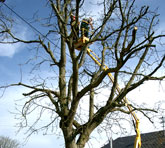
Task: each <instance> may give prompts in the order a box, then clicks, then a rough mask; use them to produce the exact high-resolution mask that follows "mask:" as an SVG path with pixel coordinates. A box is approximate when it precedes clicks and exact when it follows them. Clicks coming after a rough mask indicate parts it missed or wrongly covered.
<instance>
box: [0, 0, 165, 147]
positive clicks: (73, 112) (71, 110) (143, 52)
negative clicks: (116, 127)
mask: <svg viewBox="0 0 165 148" xmlns="http://www.w3.org/2000/svg"><path fill="white" fill-rule="evenodd" d="M46 2H47V6H48V7H49V10H50V12H49V13H48V15H47V16H48V17H47V18H45V19H42V24H45V26H46V28H45V30H44V32H46V31H47V32H46V33H45V34H44V35H43V34H41V33H40V35H39V36H38V37H36V36H35V37H34V39H31V40H24V39H21V38H19V37H18V36H17V34H16V33H15V32H14V31H13V30H12V28H11V27H12V26H10V25H6V24H7V22H5V23H3V22H1V23H2V25H1V35H2V37H4V36H5V37H6V36H7V37H8V38H10V40H8V41H6V40H3V41H2V42H1V43H18V42H22V43H25V44H30V45H31V44H32V45H36V46H35V47H36V48H34V46H33V51H36V54H35V58H31V59H29V61H28V63H33V65H34V67H33V68H32V71H31V74H32V75H33V77H30V80H29V81H28V82H26V81H24V80H23V79H21V80H20V82H18V83H16V84H11V85H8V86H19V87H21V86H22V87H25V88H27V89H28V92H26V93H23V95H24V96H25V100H26V101H25V103H24V105H23V107H22V110H21V117H20V119H21V120H22V121H21V123H20V127H22V128H27V129H28V132H29V136H30V135H31V134H33V133H34V132H37V131H41V130H44V132H45V134H46V133H47V132H56V128H60V129H61V131H62V133H63V136H64V139H65V147H66V148H83V147H84V146H85V144H86V143H87V142H88V141H89V138H90V135H91V133H92V132H93V131H94V130H95V129H96V128H97V127H98V126H99V125H101V124H102V123H103V122H104V121H107V119H106V117H107V116H108V117H109V120H111V119H112V120H113V118H114V116H115V115H118V113H119V112H122V113H125V114H130V112H129V111H128V110H127V109H126V108H125V103H124V101H123V98H124V97H125V96H126V95H127V94H128V93H129V92H131V91H132V90H134V89H136V88H137V87H139V86H140V85H141V84H143V83H144V82H145V81H149V80H163V79H164V77H165V75H164V72H163V74H161V75H160V73H159V70H160V71H161V70H162V68H163V66H164V65H163V64H164V58H165V55H164V51H163V49H162V48H161V47H160V46H159V48H158V47H156V44H157V42H159V41H160V40H161V38H162V37H164V36H165V35H162V34H156V33H155V32H154V29H155V27H156V25H157V23H158V19H157V17H158V15H157V14H156V13H155V12H151V11H150V10H149V7H147V6H143V7H141V8H137V7H136V4H135V0H132V1H129V0H125V1H122V0H102V1H99V2H98V3H97V4H98V5H99V6H100V7H101V8H102V11H101V12H100V16H99V17H97V18H96V19H95V20H96V21H95V24H97V25H95V30H94V32H93V33H92V34H91V36H90V37H89V38H90V41H89V42H87V43H86V44H85V45H84V46H83V47H82V49H81V51H79V52H78V51H76V50H75V48H74V40H73V39H74V38H75V35H74V32H72V31H71V26H70V16H71V14H72V13H75V15H76V25H78V22H79V20H81V19H82V18H83V17H86V14H88V12H85V10H84V3H85V2H86V0H82V1H81V0H75V1H70V0H48V1H46ZM91 43H92V44H93V47H94V48H95V52H96V53H97V55H98V57H99V59H100V61H101V66H100V67H98V66H97V65H95V63H94V62H93V61H92V60H91V59H90V57H88V56H87V49H88V46H89V45H90V44H91ZM162 45H163V44H162ZM31 48H32V47H31ZM34 59H35V61H34ZM105 63H106V64H107V65H108V67H109V68H108V69H107V70H103V69H104V64H105ZM26 66H27V65H26ZM45 69H46V70H47V71H49V74H47V75H46V76H45V75H44V74H43V73H42V72H43V71H44V70H45ZM108 73H112V75H113V76H114V83H111V82H110V80H109V78H108V77H107V74H108ZM118 84H121V86H122V89H121V91H120V92H119V93H117V91H116V88H117V87H118ZM8 86H5V88H6V87H8ZM105 90H106V93H105V94H104V95H105V96H104V97H103V96H101V95H100V94H101V93H100V92H103V91H105ZM87 102H88V103H87ZM84 104H85V107H84ZM87 106H88V107H87ZM131 106H132V107H133V109H134V110H137V111H140V112H142V113H143V114H144V115H146V116H147V114H146V111H151V110H152V109H148V108H146V107H145V108H142V107H138V106H136V104H135V105H133V104H132V105H131ZM34 117H36V118H35V119H34ZM29 119H34V122H33V123H31V122H29ZM43 119H47V123H43V122H42V121H43ZM104 119H106V120H104ZM108 122H109V121H108ZM112 124H113V123H112Z"/></svg>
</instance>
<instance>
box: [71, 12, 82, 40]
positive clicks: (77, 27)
mask: <svg viewBox="0 0 165 148" xmlns="http://www.w3.org/2000/svg"><path fill="white" fill-rule="evenodd" d="M70 24H71V29H72V31H73V34H74V40H75V39H76V40H77V39H78V38H79V30H80V22H78V24H76V16H75V15H73V14H71V23H70Z"/></svg>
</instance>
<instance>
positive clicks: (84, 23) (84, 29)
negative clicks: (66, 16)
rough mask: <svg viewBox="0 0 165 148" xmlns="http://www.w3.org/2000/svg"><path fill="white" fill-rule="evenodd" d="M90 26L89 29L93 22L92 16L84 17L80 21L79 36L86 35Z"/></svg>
mask: <svg viewBox="0 0 165 148" xmlns="http://www.w3.org/2000/svg"><path fill="white" fill-rule="evenodd" d="M89 26H90V27H91V29H92V30H93V29H94V28H93V22H92V18H91V17H90V18H84V19H83V20H82V22H81V36H82V37H83V36H85V37H88V34H89V28H90V27H89Z"/></svg>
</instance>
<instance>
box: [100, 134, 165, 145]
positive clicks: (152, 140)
mask: <svg viewBox="0 0 165 148" xmlns="http://www.w3.org/2000/svg"><path fill="white" fill-rule="evenodd" d="M141 139H142V146H141V148H165V135H164V131H157V132H151V133H145V134H141ZM134 140H135V135H134V136H128V137H120V138H117V139H116V140H114V141H113V148H133V147H134ZM102 148H110V146H109V144H107V145H105V146H103V147H102Z"/></svg>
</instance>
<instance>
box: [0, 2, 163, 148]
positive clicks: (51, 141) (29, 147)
mask: <svg viewBox="0 0 165 148" xmlns="http://www.w3.org/2000/svg"><path fill="white" fill-rule="evenodd" d="M5 3H6V4H7V5H8V6H9V7H11V8H13V10H14V11H16V12H17V13H18V14H20V15H21V16H22V17H23V18H24V19H26V20H27V21H31V18H32V17H33V14H34V13H35V12H38V15H39V16H46V14H47V13H46V12H47V10H48V8H47V7H46V1H45V0H14V1H13V0H6V2H5ZM137 3H139V4H138V5H142V4H146V5H150V6H151V9H152V10H155V9H156V8H157V7H158V8H159V9H158V13H160V17H159V18H160V24H159V29H160V30H161V31H163V30H164V31H165V28H164V26H165V17H164V14H165V9H164V6H165V1H164V0H139V1H138V2H137ZM86 5H87V6H89V5H88V2H87V3H86ZM1 6H2V4H1ZM2 7H3V9H4V10H5V11H8V12H9V10H8V9H7V8H6V7H4V6H2ZM89 9H90V11H91V12H92V13H95V9H94V6H93V7H90V8H89ZM13 17H14V18H15V19H17V21H18V25H17V31H18V30H21V31H18V34H17V35H18V36H21V37H23V38H24V39H29V38H30V37H32V35H33V33H34V31H33V30H32V29H31V28H30V27H29V26H28V25H27V24H25V23H24V22H22V21H21V20H19V18H17V17H16V16H14V14H13ZM34 26H36V27H37V24H34ZM38 29H39V30H40V29H41V30H42V28H38ZM41 30H40V31H41ZM31 48H32V46H26V45H24V44H20V43H19V44H15V45H8V46H5V45H0V78H1V81H0V85H3V84H7V83H15V82H18V81H19V80H20V78H21V75H20V70H21V67H20V64H23V63H25V62H26V61H27V60H28V59H29V57H31V55H32V54H33V52H29V51H30V49H31ZM29 70H30V69H29V67H26V68H24V66H23V71H24V74H25V76H24V77H25V78H24V79H26V77H27V75H26V73H27V72H28V71H29ZM148 86H150V88H148ZM151 86H152V87H151ZM22 91H24V89H23V88H20V89H18V88H11V89H9V90H7V91H6V92H5V94H4V96H3V98H1V99H0V118H1V120H0V135H6V136H9V137H11V138H14V139H18V140H20V142H22V141H23V140H24V138H26V136H25V135H24V131H22V132H20V133H19V134H17V135H16V134H15V133H16V131H17V128H15V127H14V125H15V122H16V121H15V120H14V116H13V115H12V114H10V113H9V112H11V111H14V109H15V106H14V103H15V102H14V100H18V99H21V98H22V95H21V92H22ZM134 93H136V94H138V95H137V97H135V98H134V99H136V100H138V103H139V104H140V103H141V102H142V101H143V102H144V103H149V104H150V105H151V106H153V105H154V103H153V102H152V101H150V100H152V99H151V98H153V97H154V98H155V97H156V98H157V99H158V100H161V99H163V98H165V83H162V85H161V87H159V85H158V83H155V82H154V83H146V84H145V85H143V86H142V87H140V88H139V89H138V90H135V91H134V92H132V93H131V94H130V96H129V97H130V98H131V97H134ZM139 98H141V100H139ZM9 119H10V120H9ZM141 122H142V123H144V122H145V123H146V124H148V125H149V126H148V127H147V128H146V124H145V125H144V124H143V125H142V128H141V130H142V132H143V133H144V132H149V131H150V130H151V129H152V130H155V129H154V128H153V126H152V125H151V124H150V123H149V122H148V121H146V120H145V121H141ZM158 125H159V126H160V124H158ZM158 129H161V127H158ZM114 138H115V137H114ZM102 140H103V141H104V138H103V139H102ZM102 143H103V142H100V143H97V144H96V145H97V146H98V145H99V146H100V145H102ZM63 146H64V143H63V139H62V138H58V137H56V136H54V135H50V136H43V135H42V134H38V135H33V136H32V137H31V138H30V139H29V141H28V142H27V144H26V145H25V146H24V148H46V147H49V148H62V147H63ZM97 146H95V148H99V147H97Z"/></svg>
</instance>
